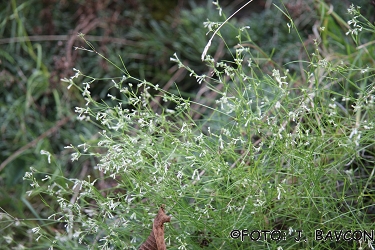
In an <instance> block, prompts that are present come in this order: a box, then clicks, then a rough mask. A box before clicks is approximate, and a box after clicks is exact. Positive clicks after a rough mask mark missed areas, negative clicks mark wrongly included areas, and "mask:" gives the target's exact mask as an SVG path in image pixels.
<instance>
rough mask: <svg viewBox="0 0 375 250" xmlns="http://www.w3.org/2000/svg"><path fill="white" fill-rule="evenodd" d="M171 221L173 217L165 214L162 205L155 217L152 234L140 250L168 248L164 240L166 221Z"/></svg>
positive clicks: (163, 249)
mask: <svg viewBox="0 0 375 250" xmlns="http://www.w3.org/2000/svg"><path fill="white" fill-rule="evenodd" d="M170 221H171V217H170V216H167V215H166V214H165V212H164V205H162V206H161V207H160V209H159V212H158V214H157V215H156V217H155V219H154V224H153V226H152V231H151V234H150V236H148V238H147V240H146V241H145V242H143V244H142V245H141V246H140V248H139V250H166V249H167V248H166V246H165V240H164V223H165V222H170Z"/></svg>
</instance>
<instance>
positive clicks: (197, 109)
mask: <svg viewBox="0 0 375 250" xmlns="http://www.w3.org/2000/svg"><path fill="white" fill-rule="evenodd" d="M216 4H217V3H216ZM217 7H218V8H219V9H220V6H219V5H218V4H217ZM275 9H278V11H280V13H282V14H283V15H285V17H286V20H287V21H286V22H285V27H287V29H288V32H290V33H291V34H293V36H297V37H300V39H301V40H300V47H299V48H298V49H299V51H300V53H301V54H302V56H301V58H296V59H295V60H292V61H290V62H288V63H286V64H278V63H277V62H275V61H273V60H272V58H271V56H269V55H267V54H266V53H265V52H264V51H263V50H262V49H261V45H259V44H256V43H254V41H253V39H252V36H251V32H250V31H251V27H250V30H249V28H248V27H246V25H244V26H243V27H236V26H235V25H230V26H231V28H232V29H234V30H235V33H236V34H237V35H236V39H237V45H236V46H234V47H231V46H227V48H228V52H229V54H230V55H231V56H232V59H231V60H226V59H223V60H222V59H220V58H219V59H215V58H214V55H211V54H210V52H209V53H208V54H207V55H206V56H205V57H204V62H205V64H206V65H207V66H208V67H209V69H210V70H209V71H208V72H209V73H202V72H198V73H197V72H196V70H194V67H193V66H187V65H186V64H185V63H183V59H182V58H181V56H180V55H178V54H177V53H176V54H174V55H173V56H171V61H172V62H175V63H176V65H177V66H178V67H179V68H183V69H185V70H186V71H187V72H188V73H189V74H190V76H191V77H192V79H194V80H195V81H196V82H197V85H198V86H201V87H200V91H199V93H198V94H197V96H199V98H195V99H194V100H191V99H188V98H186V97H185V96H184V95H182V94H181V92H179V86H178V84H176V88H175V89H176V91H174V92H169V91H166V90H164V89H162V88H161V87H160V86H158V85H155V84H153V83H150V82H148V81H145V80H142V79H138V78H137V77H134V76H133V75H131V74H130V73H129V71H128V70H127V65H126V64H124V63H122V64H121V63H120V64H116V63H114V62H112V61H110V60H109V59H107V58H106V57H104V56H103V55H102V53H101V52H100V50H99V49H97V48H96V47H95V46H93V45H92V44H91V43H89V42H88V41H86V40H85V38H84V37H83V36H82V38H83V39H84V40H85V41H86V42H87V46H86V48H85V49H83V51H84V52H86V53H93V54H95V55H96V56H98V57H100V58H103V59H104V60H107V61H108V62H109V63H110V64H111V65H112V66H113V67H114V68H116V69H117V70H118V71H119V72H120V74H119V75H118V76H115V77H111V78H105V79H103V78H96V77H93V76H90V75H86V74H85V72H84V71H81V70H79V69H75V75H74V76H72V77H70V78H68V77H67V78H64V79H63V82H65V83H66V86H67V87H68V88H77V89H78V90H79V91H80V92H81V93H82V95H83V97H84V99H85V103H84V104H83V105H81V106H79V107H75V112H76V113H77V119H78V120H84V121H87V122H89V123H92V124H95V125H96V126H97V127H98V128H99V129H100V132H99V133H98V135H97V138H95V139H92V140H91V141H90V140H84V142H83V143H82V144H76V145H75V144H71V143H67V144H66V147H65V149H66V150H70V151H71V152H72V155H71V160H72V161H79V160H81V159H90V160H91V163H92V166H93V168H94V169H95V171H97V173H99V174H98V175H97V176H91V175H85V174H82V175H81V176H80V177H78V178H77V177H76V178H71V177H67V176H65V175H64V173H63V172H62V171H60V168H59V166H58V164H56V159H55V157H54V154H53V153H49V152H48V150H45V151H41V154H42V156H43V157H45V159H44V161H45V162H48V163H49V164H50V166H51V169H56V170H55V171H51V172H50V171H45V170H42V171H41V170H39V169H38V168H37V166H36V165H35V166H33V167H32V168H30V171H28V172H27V173H26V174H25V176H24V179H25V180H27V181H28V182H29V183H30V184H31V186H32V188H31V189H30V190H28V191H27V195H28V196H29V197H30V198H28V199H31V200H34V199H41V200H42V201H44V200H55V203H53V204H49V203H47V202H46V203H45V205H46V208H45V210H46V211H44V213H43V214H44V215H45V216H43V219H42V218H38V221H39V223H40V224H39V225H38V226H36V227H34V228H32V229H30V233H31V235H30V238H31V240H32V242H33V243H29V246H35V248H38V247H40V248H45V247H50V248H51V249H52V248H53V249H67V248H69V249H87V248H89V249H98V248H99V249H117V248H119V249H136V248H138V247H139V246H140V245H141V244H142V242H143V241H144V240H145V239H146V238H147V237H148V235H149V233H150V231H151V228H152V219H153V218H154V216H155V214H156V213H157V210H158V207H159V206H160V205H161V204H165V207H166V211H167V213H168V214H170V215H172V220H171V223H168V224H166V225H165V236H166V243H167V248H168V249H198V248H200V247H207V248H208V249H310V248H315V249H352V248H353V249H357V248H358V249H359V248H362V249H365V248H368V249H372V245H371V244H373V243H372V242H371V241H365V239H364V238H363V237H362V238H361V239H359V236H358V232H369V233H371V230H373V228H374V205H373V204H374V192H373V188H374V181H373V180H374V178H373V175H374V168H373V163H374V150H375V148H374V117H375V114H374V90H375V86H374V83H373V76H374V75H373V72H374V68H373V67H372V64H370V62H373V60H374V58H373V55H374V53H373V52H374V49H373V46H371V45H372V43H371V39H373V33H374V30H375V29H374V27H373V25H372V24H371V23H370V22H367V20H366V19H365V18H364V17H363V16H362V15H361V13H360V12H359V9H357V8H355V7H354V6H352V7H350V8H349V9H348V12H349V14H350V15H352V17H351V20H352V21H349V22H348V23H345V22H343V21H341V20H342V19H341V18H339V16H338V15H337V14H336V13H335V12H332V10H329V8H328V6H326V5H325V4H324V3H323V2H317V6H316V9H317V10H319V11H322V12H321V20H320V21H321V22H320V25H319V24H317V26H314V27H313V28H314V30H315V31H317V33H315V37H314V38H313V39H312V40H311V41H312V42H311V43H310V44H307V43H304V40H303V39H302V35H301V34H300V33H299V31H298V29H297V27H296V25H295V23H294V21H293V18H291V16H290V14H288V12H287V10H286V9H285V8H283V6H282V5H280V6H279V7H278V8H276V7H275ZM328 12H329V14H328ZM218 18H220V17H218ZM221 18H222V20H221V21H222V22H223V21H224V20H225V19H224V17H221ZM322 24H324V26H323V25H322ZM206 25H207V27H210V28H212V30H211V32H214V31H216V29H217V28H218V27H219V25H218V23H217V22H215V23H213V22H211V21H208V22H207V24H206ZM348 32H349V33H348ZM211 34H212V33H211ZM217 34H218V35H219V36H218V37H215V38H214V39H222V40H223V41H224V44H225V40H226V37H224V36H223V35H222V34H221V33H220V30H218V31H217ZM333 41H336V43H335V45H334V46H332V42H333ZM277 49H278V48H275V50H277ZM339 49H341V50H339ZM120 61H123V60H122V59H121V57H120ZM99 81H100V82H103V81H106V82H108V83H110V84H111V85H112V86H111V90H110V91H111V92H110V93H108V94H107V98H105V99H103V100H97V99H96V98H95V97H93V95H92V94H91V89H92V88H93V87H95V85H96V84H97V83H98V82H99ZM56 165H57V166H56ZM3 216H5V217H6V218H7V220H9V221H13V222H14V223H15V224H16V223H19V221H17V220H16V219H15V218H12V216H11V214H7V213H4V214H3ZM40 217H41V216H40ZM319 230H321V231H319ZM340 230H344V231H343V232H347V231H348V230H351V232H350V233H348V234H347V236H348V237H351V238H350V239H349V240H344V239H343V238H342V237H341V238H340V239H339V240H338V241H336V240H335V238H334V237H330V236H329V232H332V233H333V232H334V231H335V232H339V231H340ZM354 231H357V232H356V233H354V234H353V232H354ZM259 232H260V233H259ZM271 232H272V233H271ZM320 233H322V234H320ZM259 234H261V237H260V238H259V239H257V240H255V239H256V238H257V236H258V235H259ZM319 236H322V238H319ZM362 236H363V235H362ZM6 237H8V238H7V239H8V240H9V241H10V242H12V241H17V240H16V239H13V238H12V235H11V234H10V233H9V234H7V235H6ZM322 239H324V240H322ZM34 240H36V242H34ZM25 244H26V243H25Z"/></svg>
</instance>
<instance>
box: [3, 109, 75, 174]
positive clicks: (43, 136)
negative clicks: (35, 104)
mask: <svg viewBox="0 0 375 250" xmlns="http://www.w3.org/2000/svg"><path fill="white" fill-rule="evenodd" d="M69 120H70V117H68V116H67V117H65V118H64V119H62V120H60V121H58V122H57V123H56V125H55V126H53V127H52V128H50V129H49V130H47V131H46V132H44V133H43V134H41V135H40V136H38V137H37V138H35V139H34V140H32V141H31V142H29V143H28V144H26V145H25V146H23V147H22V148H20V149H18V150H17V151H16V152H14V153H13V154H11V155H10V156H9V157H8V158H7V159H6V160H5V161H3V162H2V163H1V165H0V172H1V170H3V168H5V166H6V165H8V163H9V162H11V161H13V160H14V159H16V158H17V157H18V156H19V155H21V154H22V153H23V152H25V151H26V150H27V149H29V148H31V147H34V146H35V145H36V144H37V143H38V142H39V141H40V140H42V139H44V138H46V137H47V136H50V135H51V134H53V133H55V132H56V131H57V130H58V129H59V128H60V127H61V126H63V125H64V124H65V123H67V122H68V121H69Z"/></svg>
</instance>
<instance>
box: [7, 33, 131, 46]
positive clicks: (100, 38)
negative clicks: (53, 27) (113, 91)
mask: <svg viewBox="0 0 375 250" xmlns="http://www.w3.org/2000/svg"><path fill="white" fill-rule="evenodd" d="M70 37H71V36H69V35H40V36H19V37H10V38H2V39H0V44H8V43H22V42H25V41H30V42H44V41H66V40H69V39H70ZM85 38H86V39H87V40H88V41H93V42H104V41H110V42H111V43H118V44H124V45H131V46H135V45H137V43H136V42H134V41H131V40H128V39H125V38H118V37H106V36H91V35H85Z"/></svg>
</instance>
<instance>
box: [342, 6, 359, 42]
mask: <svg viewBox="0 0 375 250" xmlns="http://www.w3.org/2000/svg"><path fill="white" fill-rule="evenodd" d="M359 9H360V7H357V8H355V7H354V5H353V4H352V5H351V6H350V8H349V9H348V13H349V14H350V15H353V18H352V19H351V20H349V21H348V25H349V26H351V27H350V29H349V30H348V32H346V33H345V34H346V35H349V34H351V35H358V33H359V32H361V31H362V29H363V27H362V25H361V24H360V22H359V21H358V17H359V16H360V14H361V13H360V11H359Z"/></svg>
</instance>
